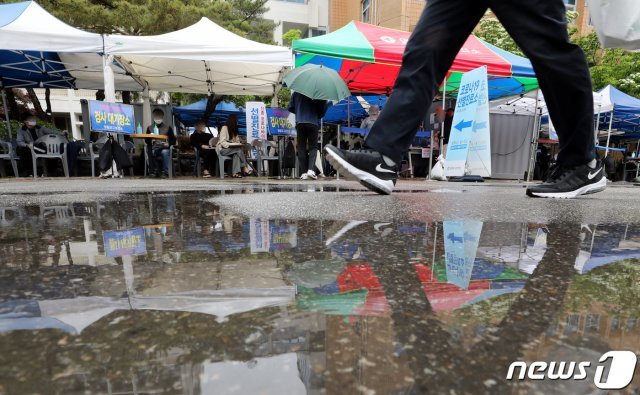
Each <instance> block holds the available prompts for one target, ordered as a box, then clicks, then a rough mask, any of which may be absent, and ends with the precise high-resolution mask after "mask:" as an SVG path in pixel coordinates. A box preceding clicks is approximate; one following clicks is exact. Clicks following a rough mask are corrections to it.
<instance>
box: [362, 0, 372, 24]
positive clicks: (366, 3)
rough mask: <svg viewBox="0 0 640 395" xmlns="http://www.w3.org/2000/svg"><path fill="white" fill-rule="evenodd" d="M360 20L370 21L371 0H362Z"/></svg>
mask: <svg viewBox="0 0 640 395" xmlns="http://www.w3.org/2000/svg"><path fill="white" fill-rule="evenodd" d="M362 22H365V23H369V22H371V0H362Z"/></svg>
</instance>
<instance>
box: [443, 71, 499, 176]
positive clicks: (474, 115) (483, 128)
mask: <svg viewBox="0 0 640 395" xmlns="http://www.w3.org/2000/svg"><path fill="white" fill-rule="evenodd" d="M444 171H445V175H446V176H447V177H461V176H464V175H465V174H473V175H479V176H484V177H490V176H491V141H490V128H489V89H488V85H487V68H486V66H482V67H479V68H477V69H475V70H472V71H470V72H468V73H466V74H465V75H464V76H463V77H462V81H461V83H460V90H459V91H458V100H457V102H456V110H455V114H454V116H453V122H452V128H451V134H450V136H449V145H448V148H447V160H446V162H445V169H444Z"/></svg>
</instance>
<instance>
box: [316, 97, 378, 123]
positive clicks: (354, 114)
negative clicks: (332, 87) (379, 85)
mask: <svg viewBox="0 0 640 395" xmlns="http://www.w3.org/2000/svg"><path fill="white" fill-rule="evenodd" d="M386 103H387V97H386V96H384V95H380V96H351V97H348V98H346V99H344V100H341V101H340V102H338V103H337V104H334V105H333V106H332V107H331V108H329V110H327V113H326V114H325V116H324V119H323V121H324V123H329V124H347V125H355V124H359V123H360V121H362V120H363V119H364V118H366V117H367V116H368V115H369V114H368V112H367V109H368V108H369V107H370V106H378V107H380V108H383V107H384V105H385V104H386ZM365 107H366V108H365Z"/></svg>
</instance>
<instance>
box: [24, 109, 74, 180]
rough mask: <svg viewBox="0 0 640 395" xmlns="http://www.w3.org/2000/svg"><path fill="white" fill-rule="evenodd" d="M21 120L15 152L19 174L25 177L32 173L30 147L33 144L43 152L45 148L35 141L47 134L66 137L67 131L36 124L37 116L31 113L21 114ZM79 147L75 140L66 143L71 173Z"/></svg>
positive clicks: (42, 144)
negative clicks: (17, 158) (18, 160)
mask: <svg viewBox="0 0 640 395" xmlns="http://www.w3.org/2000/svg"><path fill="white" fill-rule="evenodd" d="M22 122H23V124H22V126H21V127H20V129H18V138H17V145H18V148H17V150H16V151H17V152H16V153H17V155H18V157H19V158H20V163H19V166H20V175H21V176H22V177H25V176H31V175H33V174H31V172H32V171H33V165H32V157H31V148H32V147H34V146H35V147H36V148H37V149H40V150H43V152H44V151H45V150H46V146H45V144H44V143H38V144H36V141H37V140H38V139H39V138H41V137H43V136H46V135H49V134H56V135H60V136H63V137H65V139H66V136H67V132H66V131H64V132H60V131H58V130H53V129H49V128H47V127H45V126H41V125H38V118H37V117H36V116H35V115H33V114H31V113H25V114H24V115H23V116H22ZM80 148H81V147H80V145H79V144H77V143H76V142H73V141H71V142H68V143H67V150H68V151H67V164H68V166H69V173H71V172H72V171H73V169H74V167H75V164H76V160H77V159H78V154H79V153H80ZM51 162H53V161H51Z"/></svg>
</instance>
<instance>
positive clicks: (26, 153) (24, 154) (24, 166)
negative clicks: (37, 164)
mask: <svg viewBox="0 0 640 395" xmlns="http://www.w3.org/2000/svg"><path fill="white" fill-rule="evenodd" d="M16 154H17V155H18V157H19V158H20V160H19V161H18V169H19V173H20V176H22V177H26V176H27V175H29V174H31V173H32V172H33V160H32V157H31V149H29V147H18V148H17V149H16Z"/></svg>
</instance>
